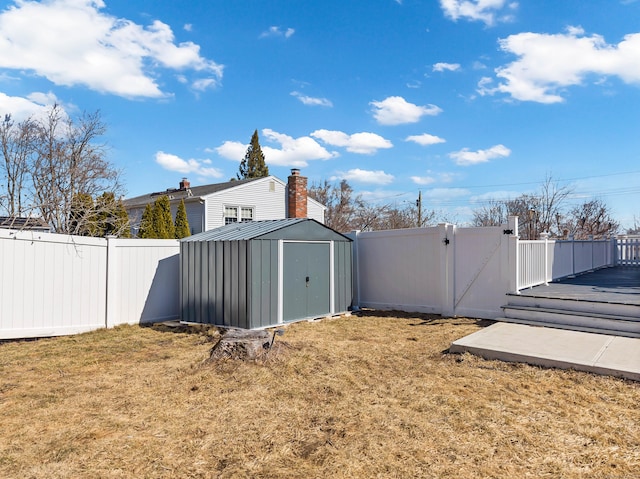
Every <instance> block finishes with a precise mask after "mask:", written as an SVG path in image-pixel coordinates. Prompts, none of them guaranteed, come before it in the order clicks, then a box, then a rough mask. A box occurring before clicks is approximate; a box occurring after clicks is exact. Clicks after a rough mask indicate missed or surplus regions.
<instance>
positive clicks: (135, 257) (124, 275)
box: [108, 239, 180, 326]
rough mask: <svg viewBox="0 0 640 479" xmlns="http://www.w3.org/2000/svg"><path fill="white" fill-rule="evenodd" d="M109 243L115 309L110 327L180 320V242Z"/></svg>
mask: <svg viewBox="0 0 640 479" xmlns="http://www.w3.org/2000/svg"><path fill="white" fill-rule="evenodd" d="M109 243H110V248H109V254H110V257H109V277H110V287H111V288H113V291H112V292H110V295H109V296H110V301H109V304H110V305H113V307H112V308H111V309H110V311H109V319H108V326H112V325H116V324H138V323H150V322H158V321H164V320H168V319H175V318H178V317H179V316H180V301H179V299H180V295H179V279H180V243H179V242H178V241H177V240H149V239H147V240H140V239H129V240H127V239H109ZM112 243H113V244H112ZM111 279H114V281H111ZM112 293H113V294H112Z"/></svg>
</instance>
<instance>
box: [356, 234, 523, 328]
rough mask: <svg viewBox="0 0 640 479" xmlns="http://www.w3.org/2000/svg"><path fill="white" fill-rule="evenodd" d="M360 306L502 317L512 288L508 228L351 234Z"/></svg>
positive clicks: (481, 316) (490, 317) (491, 317)
mask: <svg viewBox="0 0 640 479" xmlns="http://www.w3.org/2000/svg"><path fill="white" fill-rule="evenodd" d="M351 237H352V238H354V239H355V254H354V264H355V265H356V266H355V271H356V272H357V274H356V284H357V287H356V290H357V291H356V292H355V294H354V298H357V304H358V306H361V307H370V308H377V309H399V310H403V311H414V312H428V313H436V314H443V315H470V316H473V317H480V318H489V319H493V318H496V317H498V316H499V315H500V313H501V309H500V307H501V306H502V305H503V304H504V301H505V300H504V295H505V293H506V292H507V291H509V289H510V286H511V283H510V281H511V277H510V271H511V269H510V268H511V267H512V266H513V267H514V268H515V266H514V265H515V262H514V263H513V264H510V263H509V259H508V257H509V239H510V236H508V235H505V234H504V228H503V227H494V228H456V227H455V226H454V225H448V224H442V225H438V226H437V227H431V228H416V229H406V230H393V231H374V232H366V233H357V234H356V235H353V234H352V235H351Z"/></svg>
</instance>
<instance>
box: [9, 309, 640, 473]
mask: <svg viewBox="0 0 640 479" xmlns="http://www.w3.org/2000/svg"><path fill="white" fill-rule="evenodd" d="M483 324H484V323H481V322H477V321H474V320H469V319H460V318H457V319H441V318H439V317H437V316H428V315H411V314H401V313H376V312H365V313H364V314H363V315H361V316H351V317H346V318H338V319H332V320H326V321H320V322H314V323H298V324H294V325H291V326H289V327H287V328H286V331H285V334H284V335H282V336H277V337H276V345H278V346H277V348H276V349H274V352H273V353H274V354H272V355H271V356H270V357H269V358H268V359H267V360H265V361H261V362H234V361H219V362H215V363H209V362H207V361H206V360H207V358H208V357H209V351H210V349H211V347H212V344H213V342H214V341H215V340H216V338H217V334H216V333H215V332H211V331H207V330H206V329H203V330H200V331H196V332H195V333H194V332H193V331H190V330H188V329H186V328H164V329H163V328H141V327H119V328H115V329H112V330H101V331H97V332H94V333H89V334H83V335H78V336H73V337H65V338H54V339H45V340H39V341H28V342H8V343H3V344H0V477H8V478H12V477H16V478H67V477H74V478H85V477H86V478H96V477H104V478H129V477H135V478H158V477H160V478H164V477H166V478H175V477H189V478H213V477H221V478H232V477H233V478H235V477H250V478H288V477H291V478H293V477H296V478H299V477H305V478H314V477H318V478H325V477H332V478H347V477H353V478H356V477H363V478H371V477H380V478H387V477H389V478H396V477H397V478H407V477H429V478H432V477H433V478H439V477H443V478H444V477H465V478H488V477H494V478H502V477H504V478H513V477H518V478H526V477H531V478H534V477H535V478H538V477H549V478H558V477H562V478H584V477H599V478H623V477H637V475H638V471H640V407H639V405H640V385H639V384H638V383H633V382H629V381H625V380H621V379H616V378H610V377H601V376H594V375H590V374H587V373H580V372H575V371H561V370H547V369H541V368H537V367H531V366H527V365H521V364H508V363H502V362H498V361H485V360H482V359H480V358H477V357H474V356H470V355H462V356H460V355H450V354H447V353H446V350H447V348H448V347H449V345H450V344H451V342H452V341H454V340H455V339H458V338H460V337H463V336H465V335H467V334H470V333H472V332H474V331H476V330H478V329H479V328H480V327H482V326H483Z"/></svg>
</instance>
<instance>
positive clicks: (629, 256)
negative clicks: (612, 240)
mask: <svg viewBox="0 0 640 479" xmlns="http://www.w3.org/2000/svg"><path fill="white" fill-rule="evenodd" d="M615 253H616V264H618V265H620V266H640V238H626V237H621V238H618V239H617V240H616V248H615Z"/></svg>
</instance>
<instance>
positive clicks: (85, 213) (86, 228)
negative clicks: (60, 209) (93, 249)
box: [69, 193, 99, 236]
mask: <svg viewBox="0 0 640 479" xmlns="http://www.w3.org/2000/svg"><path fill="white" fill-rule="evenodd" d="M96 226H97V225H96V214H95V207H94V204H93V198H92V197H91V195H89V194H86V193H78V194H76V195H74V196H73V200H72V202H71V211H70V213H69V233H70V234H74V235H80V236H99V235H98V234H97V233H98V232H97V228H96Z"/></svg>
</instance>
